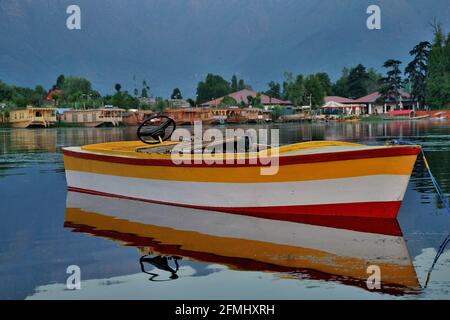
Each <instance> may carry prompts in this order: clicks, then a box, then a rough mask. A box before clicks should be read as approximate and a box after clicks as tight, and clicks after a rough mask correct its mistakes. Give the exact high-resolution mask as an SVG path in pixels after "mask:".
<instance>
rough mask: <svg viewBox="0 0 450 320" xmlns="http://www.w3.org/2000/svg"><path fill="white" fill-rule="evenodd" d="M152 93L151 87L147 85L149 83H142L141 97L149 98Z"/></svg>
mask: <svg viewBox="0 0 450 320" xmlns="http://www.w3.org/2000/svg"><path fill="white" fill-rule="evenodd" d="M149 93H150V86H149V85H148V84H147V81H145V80H143V81H142V90H141V97H143V98H148V96H149Z"/></svg>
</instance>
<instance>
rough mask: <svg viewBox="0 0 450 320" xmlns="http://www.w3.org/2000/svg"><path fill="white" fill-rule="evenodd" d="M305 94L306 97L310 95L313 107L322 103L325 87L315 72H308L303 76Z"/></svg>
mask: <svg viewBox="0 0 450 320" xmlns="http://www.w3.org/2000/svg"><path fill="white" fill-rule="evenodd" d="M305 94H306V96H307V97H311V106H312V107H313V108H317V107H320V106H322V105H323V102H324V98H325V95H326V88H324V87H323V86H322V82H321V80H320V78H319V76H317V74H310V75H309V76H307V77H306V78H305Z"/></svg>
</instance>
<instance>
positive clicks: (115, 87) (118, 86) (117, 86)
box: [114, 83, 122, 92]
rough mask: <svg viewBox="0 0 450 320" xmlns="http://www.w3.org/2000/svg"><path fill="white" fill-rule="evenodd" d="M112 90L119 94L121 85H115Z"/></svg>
mask: <svg viewBox="0 0 450 320" xmlns="http://www.w3.org/2000/svg"><path fill="white" fill-rule="evenodd" d="M114 89H115V90H116V92H120V90H122V85H121V84H120V83H116V84H115V85H114Z"/></svg>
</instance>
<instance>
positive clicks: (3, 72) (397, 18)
mask: <svg viewBox="0 0 450 320" xmlns="http://www.w3.org/2000/svg"><path fill="white" fill-rule="evenodd" d="M74 4H75V5H77V6H78V7H79V9H80V15H79V17H80V20H79V21H80V28H81V29H72V30H71V29H70V28H68V25H67V20H68V19H69V20H70V21H73V20H72V18H73V16H72V14H73V11H69V13H67V9H68V7H69V5H74ZM370 5H377V6H378V7H379V8H380V21H381V25H380V27H381V28H380V29H373V30H370V29H369V28H368V27H367V19H368V18H369V17H370V16H371V13H367V9H368V7H369V6H370ZM434 18H436V19H438V20H439V21H440V22H441V23H442V25H443V27H444V30H445V31H446V32H449V31H450V0H434V1H432V2H429V1H423V0H396V1H388V0H377V1H375V0H370V1H366V0H323V1H314V0H167V1H159V0H126V1H125V0H108V1H107V0H96V1H90V0H70V1H67V0H21V1H14V0H0V43H1V50H0V80H2V81H5V82H7V83H12V84H16V85H23V86H31V87H34V86H35V85H37V84H41V85H44V87H46V88H49V87H50V86H51V85H52V84H54V82H55V81H56V78H57V76H58V75H59V74H61V73H63V74H65V75H74V76H83V77H86V78H88V79H89V80H90V81H91V82H92V84H93V87H94V89H96V90H98V91H100V92H101V93H103V94H107V93H112V92H114V85H115V83H120V84H121V85H122V88H123V90H128V91H130V92H132V91H133V88H134V87H135V86H136V87H138V89H139V90H140V88H141V86H142V80H144V79H145V80H146V81H147V83H149V84H150V93H151V95H154V96H162V97H168V96H169V95H170V93H171V92H172V90H173V88H175V87H179V88H180V89H181V91H182V93H183V95H184V96H185V97H195V89H196V85H197V83H198V81H200V80H202V79H204V78H205V76H206V74H208V73H216V74H220V75H222V76H223V77H225V78H226V79H228V80H229V79H231V76H232V75H233V74H236V75H237V76H238V77H239V78H243V79H244V80H245V81H246V82H247V83H249V84H250V85H252V87H253V88H254V89H256V90H265V89H266V88H267V83H268V82H269V81H271V80H275V81H283V79H284V74H285V72H292V73H293V74H298V73H303V74H308V73H312V72H327V73H328V74H329V75H330V77H331V78H332V80H336V79H337V78H338V77H339V75H340V73H341V71H342V69H343V67H352V66H355V65H356V64H358V63H362V64H364V65H365V66H367V67H373V68H376V69H377V70H378V71H380V72H382V71H383V70H382V68H381V66H382V64H383V62H384V61H385V60H387V59H390V58H395V59H399V60H401V61H403V62H404V64H403V67H404V66H405V65H406V64H407V63H408V62H409V60H410V57H409V54H408V52H409V50H411V49H412V47H413V46H414V45H416V44H417V43H418V42H420V41H423V40H428V41H431V40H432V27H431V26H430V22H431V21H432V20H433V19H434ZM134 79H136V80H134Z"/></svg>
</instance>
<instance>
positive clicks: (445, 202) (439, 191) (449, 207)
mask: <svg viewBox="0 0 450 320" xmlns="http://www.w3.org/2000/svg"><path fill="white" fill-rule="evenodd" d="M390 144H398V145H416V144H415V143H412V142H409V141H403V140H392V141H390ZM420 153H421V154H422V159H423V162H424V163H425V167H426V169H427V171H428V175H429V176H430V179H431V182H432V183H433V186H434V189H435V190H436V193H437V194H438V196H439V199H440V200H441V202H442V204H443V205H444V207H445V208H446V209H447V213H448V214H450V205H449V203H448V200H447V197H446V196H445V194H444V192H443V191H442V189H441V187H440V186H439V184H438V183H437V181H436V178H435V177H434V175H433V173H432V172H431V169H430V165H429V164H428V160H427V158H426V157H425V153H424V151H423V148H422V146H421V147H420Z"/></svg>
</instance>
